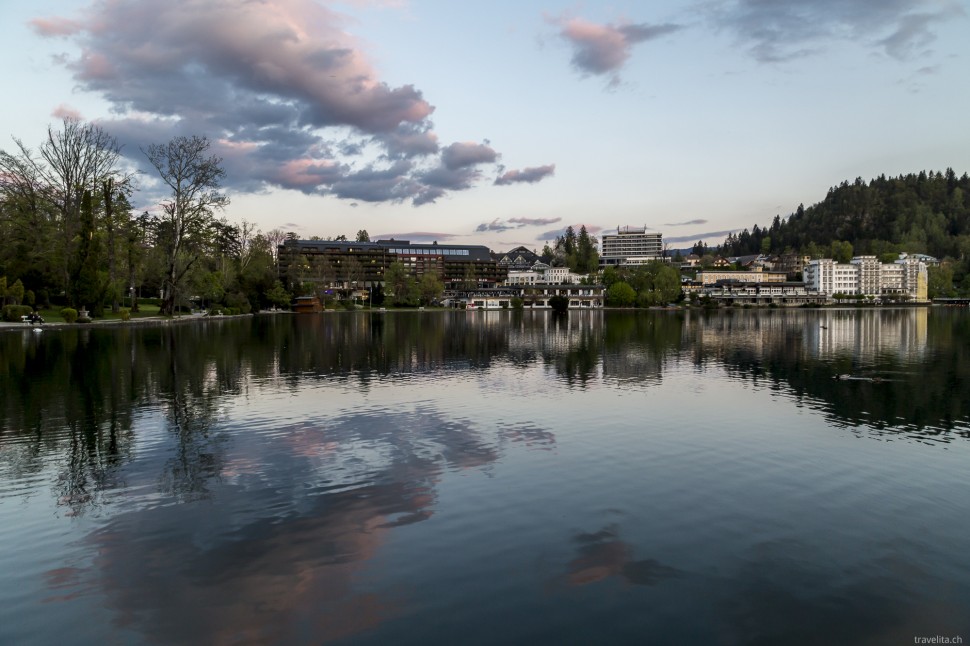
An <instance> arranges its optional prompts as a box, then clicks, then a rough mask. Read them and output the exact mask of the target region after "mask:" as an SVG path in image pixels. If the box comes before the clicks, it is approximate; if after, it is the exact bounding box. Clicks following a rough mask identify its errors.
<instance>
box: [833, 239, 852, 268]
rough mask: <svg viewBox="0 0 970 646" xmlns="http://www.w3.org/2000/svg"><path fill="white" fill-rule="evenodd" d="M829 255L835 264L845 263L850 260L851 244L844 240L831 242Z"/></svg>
mask: <svg viewBox="0 0 970 646" xmlns="http://www.w3.org/2000/svg"><path fill="white" fill-rule="evenodd" d="M831 255H832V258H833V259H834V260H835V262H839V263H843V264H844V263H847V262H849V261H850V260H852V243H851V242H848V241H844V240H833V241H832V246H831Z"/></svg>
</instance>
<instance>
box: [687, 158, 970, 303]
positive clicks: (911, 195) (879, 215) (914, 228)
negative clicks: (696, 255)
mask: <svg viewBox="0 0 970 646" xmlns="http://www.w3.org/2000/svg"><path fill="white" fill-rule="evenodd" d="M699 244H701V245H702V246H705V247H706V245H703V243H699ZM695 248H696V245H695ZM717 251H718V252H719V253H720V254H722V255H725V256H743V255H748V254H758V253H765V254H768V253H772V254H783V253H797V254H801V255H806V256H810V257H812V258H820V257H832V258H838V259H840V260H843V259H844V261H848V259H850V258H851V257H852V256H853V255H863V254H866V255H874V256H878V257H880V259H882V260H883V261H884V262H886V261H889V260H891V259H895V258H896V257H898V254H899V253H900V252H906V253H910V254H914V253H921V254H928V255H931V256H934V257H936V258H937V259H939V260H941V261H943V265H942V266H941V267H940V268H939V269H934V272H933V273H934V276H935V278H936V280H937V281H938V282H939V283H940V285H941V287H940V289H943V290H946V291H950V292H952V291H954V290H955V289H959V290H961V291H963V292H970V176H968V175H967V173H964V174H963V175H961V176H957V174H956V173H955V172H954V170H953V169H952V168H947V169H946V171H944V172H936V171H929V172H926V171H920V172H919V173H910V174H907V175H899V176H898V177H886V176H885V175H880V176H879V177H877V178H875V179H873V180H871V181H869V182H865V181H863V180H862V178H856V180H855V181H854V182H852V183H849V182H848V181H844V182H842V183H841V184H840V185H838V186H835V187H832V188H830V189H829V191H828V194H827V195H826V196H825V199H823V200H822V201H821V202H819V203H817V204H814V205H812V206H809V207H807V208H806V207H805V206H804V205H801V204H800V205H799V206H798V208H797V209H795V211H794V212H792V213H791V214H790V215H788V216H787V217H785V218H782V217H781V216H780V215H776V216H775V217H774V219H773V220H772V222H771V224H770V225H767V226H758V225H757V224H756V225H755V226H754V227H752V228H751V230H748V229H744V230H743V231H742V232H741V233H739V234H731V235H729V236H728V237H727V239H726V240H725V241H724V243H723V245H721V246H720V248H719V249H718V250H717ZM932 278H933V277H931V279H932ZM947 284H948V286H947Z"/></svg>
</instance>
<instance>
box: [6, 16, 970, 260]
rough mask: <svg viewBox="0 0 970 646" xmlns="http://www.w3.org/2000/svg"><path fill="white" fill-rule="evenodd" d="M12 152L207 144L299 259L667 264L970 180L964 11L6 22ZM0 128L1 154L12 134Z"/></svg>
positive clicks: (136, 150) (149, 197)
mask: <svg viewBox="0 0 970 646" xmlns="http://www.w3.org/2000/svg"><path fill="white" fill-rule="evenodd" d="M0 47H2V52H3V60H4V66H3V69H4V75H3V76H4V81H5V83H4V86H5V92H4V94H5V99H4V101H3V108H2V115H3V118H2V119H0V124H2V127H0V148H2V149H3V150H6V151H8V152H13V151H14V150H15V148H16V143H15V141H14V138H16V139H19V140H21V141H22V142H23V143H24V144H25V145H27V146H28V147H31V148H36V147H37V146H39V145H40V144H41V143H42V142H43V141H44V139H45V137H46V134H47V129H48V127H54V128H55V129H56V128H57V127H59V125H60V123H61V120H62V119H63V118H65V117H77V118H80V119H83V120H85V121H87V122H91V123H95V124H97V125H99V126H100V127H102V128H103V129H104V130H105V131H106V132H108V133H109V134H111V135H112V136H113V137H115V138H116V139H117V141H118V143H119V144H120V145H121V146H122V152H123V154H124V155H125V159H126V161H127V163H128V164H130V166H131V168H132V169H133V170H139V171H143V172H142V173H141V174H139V175H138V176H137V182H138V190H137V191H136V193H135V195H134V197H133V198H132V202H133V204H134V206H135V207H136V208H137V209H138V210H139V211H141V210H153V209H155V208H157V202H158V200H159V199H161V197H162V193H161V192H160V187H159V183H158V181H157V179H156V178H155V177H153V170H152V169H151V167H150V166H148V164H147V160H146V158H145V155H144V154H143V153H142V150H144V149H146V148H147V147H148V146H149V145H150V144H153V143H165V142H167V141H169V140H171V139H172V138H173V137H176V136H191V135H204V136H206V137H207V138H208V139H209V140H210V142H211V144H212V145H211V148H210V150H211V152H212V154H214V155H217V156H218V157H220V158H222V160H223V161H222V163H223V167H224V168H225V170H226V177H225V180H224V183H223V190H224V191H225V192H226V194H227V195H228V196H229V197H230V200H231V203H230V205H229V206H228V208H227V209H226V210H225V211H224V213H222V214H221V215H222V216H224V217H225V218H226V219H227V220H229V221H230V222H235V223H240V222H242V221H244V220H245V221H248V222H251V223H255V224H256V225H257V226H258V227H259V228H261V229H262V230H264V231H268V230H270V229H273V228H280V229H283V230H284V231H293V232H295V233H297V234H298V235H299V236H300V237H301V238H308V237H310V236H321V237H323V238H327V237H335V236H338V235H346V236H348V237H350V238H351V239H352V238H353V236H354V235H355V234H356V232H357V231H358V230H360V229H366V230H367V231H368V232H369V233H370V235H371V238H372V239H375V238H379V237H380V238H390V237H394V238H395V239H398V240H401V239H408V240H411V241H413V242H430V241H433V240H436V241H438V242H440V243H452V244H484V245H487V246H488V247H490V248H491V249H493V250H495V251H505V250H509V249H511V248H513V247H516V246H518V245H525V246H526V247H528V248H530V249H541V248H542V245H543V244H544V243H545V242H546V241H552V240H554V238H555V237H556V236H557V235H559V234H561V233H562V231H563V230H564V229H565V228H566V227H567V226H573V227H575V228H576V229H577V230H578V228H579V227H580V226H581V225H585V226H586V228H587V230H589V231H590V232H591V233H593V234H594V235H601V234H602V233H604V232H607V233H608V232H609V231H610V230H611V229H612V230H614V231H615V229H616V228H617V227H624V226H632V227H647V228H648V229H649V230H653V231H659V232H660V233H662V234H663V236H664V240H665V241H666V242H668V243H670V245H671V246H672V247H674V248H676V247H682V246H690V245H691V244H692V243H693V242H696V241H699V240H703V241H705V242H707V243H708V244H712V245H713V244H716V243H718V242H721V241H723V239H724V237H725V236H726V235H727V233H729V232H731V231H738V230H740V229H742V228H745V227H747V228H750V227H752V226H753V225H755V224H759V225H766V224H770V222H771V220H772V218H773V217H774V216H775V215H781V216H782V217H785V216H787V215H788V214H790V213H791V212H793V211H794V210H795V209H796V208H797V206H798V205H799V204H805V205H806V206H807V205H810V204H813V203H816V202H819V201H821V200H822V199H823V198H824V197H825V194H826V192H827V190H828V189H829V188H830V187H832V186H835V185H837V184H839V183H841V182H842V181H845V180H848V181H850V182H851V181H853V180H854V179H855V178H857V177H861V178H862V179H863V180H869V179H871V178H873V177H876V176H878V175H880V174H885V175H889V176H891V175H898V174H903V173H909V172H918V171H920V170H927V171H929V170H945V169H946V168H953V169H954V170H955V171H956V172H957V174H962V173H964V172H970V127H968V125H967V123H968V122H967V118H968V115H970V83H968V82H967V78H968V76H967V69H970V2H968V0H788V1H777V0H727V1H723V2H718V1H714V0H710V1H706V0H701V1H698V2H673V1H664V0H655V1H653V2H649V3H648V2H642V1H633V0H629V1H620V2H595V3H593V2H585V3H583V2H556V1H554V0H542V1H533V0H492V1H491V2H454V1H444V0H441V1H432V0H384V1H381V0H345V1H343V2H330V1H324V0H181V1H180V0H32V2H30V3H21V2H7V1H3V2H0ZM4 131H6V132H4Z"/></svg>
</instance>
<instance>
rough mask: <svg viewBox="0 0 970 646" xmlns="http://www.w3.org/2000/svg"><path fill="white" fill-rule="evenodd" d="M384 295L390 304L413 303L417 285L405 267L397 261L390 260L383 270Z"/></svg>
mask: <svg viewBox="0 0 970 646" xmlns="http://www.w3.org/2000/svg"><path fill="white" fill-rule="evenodd" d="M384 281H385V283H384V284H385V290H386V293H385V295H386V296H387V298H389V299H390V300H391V304H392V305H414V301H415V300H416V298H417V294H416V292H417V286H416V284H415V280H414V277H413V276H412V275H411V273H410V272H409V271H408V270H407V267H405V266H404V264H403V263H402V262H401V261H399V260H395V261H394V262H392V263H391V264H390V265H389V266H388V268H387V271H385V272H384Z"/></svg>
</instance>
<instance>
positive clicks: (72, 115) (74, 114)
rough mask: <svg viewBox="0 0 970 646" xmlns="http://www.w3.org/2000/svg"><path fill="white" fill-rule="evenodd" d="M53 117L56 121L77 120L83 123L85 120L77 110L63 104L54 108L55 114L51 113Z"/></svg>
mask: <svg viewBox="0 0 970 646" xmlns="http://www.w3.org/2000/svg"><path fill="white" fill-rule="evenodd" d="M51 116H52V117H54V118H55V119H75V120H78V121H82V120H83V119H84V117H83V116H81V113H80V112H79V111H78V110H77V109H75V108H72V107H71V106H69V105H65V104H63V103H62V104H60V105H59V106H57V107H56V108H54V110H53V112H51Z"/></svg>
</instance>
